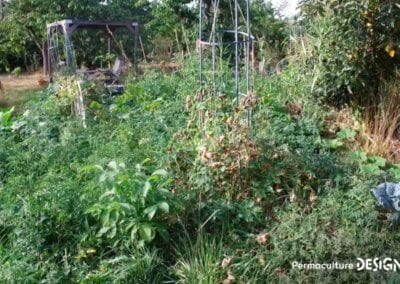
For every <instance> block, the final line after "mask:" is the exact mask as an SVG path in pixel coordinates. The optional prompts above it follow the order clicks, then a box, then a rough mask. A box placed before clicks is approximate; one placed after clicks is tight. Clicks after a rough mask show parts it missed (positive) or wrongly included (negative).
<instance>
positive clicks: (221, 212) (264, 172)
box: [0, 1, 400, 283]
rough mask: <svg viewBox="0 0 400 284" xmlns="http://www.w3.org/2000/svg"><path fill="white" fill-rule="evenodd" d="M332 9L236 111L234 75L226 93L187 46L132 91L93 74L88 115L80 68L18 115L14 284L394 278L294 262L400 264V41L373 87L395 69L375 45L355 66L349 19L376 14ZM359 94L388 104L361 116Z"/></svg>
mask: <svg viewBox="0 0 400 284" xmlns="http://www.w3.org/2000/svg"><path fill="white" fill-rule="evenodd" d="M316 2H318V1H304V3H303V5H304V6H303V11H304V12H305V13H306V15H308V16H307V17H306V19H307V25H306V26H305V28H304V34H302V35H301V36H297V37H295V38H293V39H292V40H291V41H288V42H287V45H286V46H287V47H288V50H284V51H280V50H278V51H279V52H281V54H289V55H290V56H288V57H287V59H286V60H287V61H288V66H287V67H286V68H285V69H284V70H283V71H282V72H280V73H279V74H272V75H269V76H268V77H266V76H264V75H261V74H256V73H255V72H254V74H253V76H252V77H253V79H254V89H253V90H252V92H251V93H250V94H247V96H244V97H243V98H242V99H241V101H240V102H239V103H238V104H236V102H235V101H234V98H233V97H232V96H231V95H230V92H229V90H230V88H232V86H230V82H229V81H227V82H226V90H227V92H226V94H225V93H224V94H221V95H220V96H212V95H211V92H209V91H208V88H207V86H206V87H205V88H203V89H200V87H199V83H198V66H197V61H196V59H195V58H194V57H193V56H190V55H188V56H186V57H184V58H183V59H182V61H181V66H182V67H181V68H180V69H179V70H177V71H175V72H172V73H169V74H165V73H163V72H161V71H149V72H147V73H145V74H143V75H142V76H141V77H137V78H131V80H130V82H129V83H128V85H127V87H126V89H125V92H124V93H123V94H122V95H120V96H111V95H110V94H108V93H106V92H104V91H103V90H102V89H101V88H97V87H96V85H94V84H90V83H87V84H83V85H82V86H83V88H84V91H85V92H84V93H85V94H86V96H85V106H86V120H85V122H84V123H83V122H82V120H80V119H79V118H78V117H76V116H75V114H74V108H73V104H74V100H75V92H76V90H75V89H76V86H75V85H73V81H72V80H71V78H59V81H57V82H55V83H54V84H52V85H50V86H49V87H48V88H47V89H46V90H45V91H43V92H42V93H41V96H40V99H38V100H33V101H30V102H28V103H27V104H26V106H25V109H24V111H23V112H20V113H16V112H15V111H14V109H12V108H6V109H2V110H1V111H0V143H1V145H2V147H1V148H0V279H2V280H4V281H6V282H17V283H19V282H27V283H37V282H41V283H64V282H78V283H103V282H106V283H108V282H115V283H120V282H122V283H125V282H129V283H130V282H133V283H163V282H165V283H175V282H178V283H221V282H222V283H265V282H266V281H267V282H272V283H275V282H293V281H296V282H300V283H304V282H311V283H314V282H316V283H319V282H324V283H336V282H356V281H357V282H396V281H399V280H400V279H399V276H398V274H397V273H391V272H386V271H383V270H380V271H371V272H368V271H361V272H356V271H355V270H345V271H344V270H305V269H304V270H300V269H295V268H293V267H292V262H299V263H332V262H334V261H337V262H340V263H356V260H357V258H358V257H365V258H370V257H372V258H373V257H381V256H382V257H393V258H396V257H397V253H396V249H395V248H397V247H398V246H399V242H400V239H399V234H398V225H397V224H393V223H390V222H388V221H386V220H382V217H383V216H382V215H381V214H380V213H379V212H378V211H376V210H375V200H374V197H373V196H372V195H371V193H370V189H371V188H373V187H374V186H376V185H377V184H378V183H380V182H384V181H393V182H397V181H399V179H400V166H399V165H398V164H396V162H398V156H397V154H398V153H397V152H394V150H395V149H396V145H398V138H397V135H398V123H399V119H398V116H399V113H398V111H399V110H398V106H397V103H396V102H397V101H398V86H399V83H398V82H399V78H398V75H396V74H398V73H397V72H398V71H397V69H396V68H398V64H397V63H396V62H397V60H398V54H397V48H398V47H397V46H396V47H393V50H396V51H395V53H394V55H393V56H391V54H392V53H390V51H391V50H389V52H387V51H385V52H386V54H385V53H384V52H380V53H379V54H380V56H388V58H387V60H388V61H390V62H391V64H390V65H388V66H387V69H385V71H387V74H388V75H387V77H385V76H383V75H382V76H383V77H380V79H381V81H380V82H379V86H378V87H376V86H375V85H373V87H372V85H368V86H367V85H365V86H364V85H363V84H362V80H361V79H360V78H363V76H364V75H363V74H364V73H362V72H369V71H370V69H368V70H364V69H363V66H364V67H365V65H363V64H366V63H365V62H367V61H368V62H369V61H374V62H373V63H375V65H373V66H377V65H379V66H380V67H379V68H386V67H385V65H380V64H381V63H382V62H380V60H381V59H382V57H370V56H369V55H368V51H366V52H367V54H364V53H363V52H364V51H359V52H360V54H364V55H365V56H366V57H365V58H362V59H360V60H361V61H362V62H363V64H361V65H357V64H355V65H351V64H350V63H351V62H353V61H343V60H344V58H345V57H346V55H345V53H346V52H347V51H348V49H346V48H347V47H348V48H350V43H351V42H352V40H353V36H355V35H356V34H357V32H359V31H358V30H357V31H355V30H353V29H352V28H354V27H353V26H351V25H349V26H346V30H348V32H344V35H341V34H340V32H339V31H340V29H341V28H343V26H342V25H341V22H340V21H339V20H340V19H342V18H343V17H345V18H346V19H347V18H348V20H349V21H352V20H354V21H355V22H357V21H360V19H362V18H363V17H364V16H363V15H364V14H362V13H361V14H359V12H360V11H359V10H357V9H359V7H358V5H359V4H357V3H358V2H357V3H353V2H346V3H347V4H345V3H344V2H343V3H342V2H341V1H339V2H338V3H339V4H337V5H339V6H338V7H337V6H335V5H333V4H332V5H333V6H332V5H327V6H319V5H316ZM389 2H390V1H389ZM116 3H118V1H116ZM165 3H169V2H168V1H167V2H165ZM335 3H336V2H335ZM363 3H364V2H363ZM368 3H369V2H368ZM368 3H367V4H368ZM374 3H375V2H374ZM364 4H365V3H364ZM364 4H363V5H364ZM369 4H371V5H372V4H373V3H372V1H371V3H369ZM392 4H393V5H392V6H393V8H394V10H391V11H394V12H393V13H395V16H396V17H397V16H398V10H396V9H397V8H396V7H397V5H396V3H394V2H393V3H392ZM260 5H261V4H260ZM313 5H314V6H313ZM315 5H316V6H315ZM354 5H355V6H356V7H357V9H355V8H354ZM365 5H366V4H365ZM376 5H377V6H376V7H375V6H374V7H375V8H376V9H378V8H379V9H381V8H380V6H379V5H378V4H376ZM388 5H389V4H388ZM377 7H378V8H377ZM385 7H386V6H384V7H383V8H382V9H386V8H385ZM173 8H175V9H177V7H175V6H174V7H173ZM178 8H179V7H178ZM375 8H374V9H375ZM335 9H338V10H335ZM347 9H349V10H347ZM371 9H372V8H371ZM178 11H181V13H183V14H185V15H187V14H186V13H185V11H186V10H179V9H178ZM385 11H386V10H385ZM396 11H397V12H396ZM159 12H160V11H159ZM164 12H166V13H171V10H168V11H164ZM260 13H261V12H260ZM352 13H355V14H352ZM374 13H375V12H374ZM261 14H262V13H261ZM349 14H351V15H353V17H352V18H351V17H349ZM311 15H314V16H313V17H311ZM358 17H360V18H358ZM387 17H388V16H387ZM339 24H340V25H339ZM338 25H339V26H338ZM332 30H334V31H336V33H330V32H331V31H332ZM328 31H329V37H328V34H327V33H328ZM258 36H259V39H260V40H262V38H263V35H261V34H259V35H258ZM280 36H282V37H283V38H284V34H283V35H282V34H281V35H280ZM388 37H393V42H398V38H397V37H396V35H395V34H390V35H388ZM279 41H280V39H279V37H278V38H277V41H276V42H274V45H275V44H276V45H275V48H281V45H280V44H278V42H279ZM333 42H335V43H337V45H333ZM360 44H361V43H360ZM364 44H365V42H364ZM342 45H346V46H347V47H346V48H343V47H342ZM338 46H339V47H338ZM357 46H358V45H357ZM379 46H380V45H379ZM382 47H383V45H382ZM363 48H364V45H363ZM365 48H366V49H368V46H366V47H365ZM394 48H396V49H394ZM381 51H382V50H381ZM341 52H344V53H343V54H342V53H341ZM342 55H343V56H342ZM346 58H347V57H346ZM364 59H365V60H366V61H364ZM221 60H222V59H221ZM346 60H347V59H346ZM349 62H350V63H349ZM357 62H359V61H357ZM343 64H350V65H349V66H350V67H349V66H348V67H349V68H350V69H348V68H347V67H345V66H343ZM346 66H347V65H346ZM373 66H372V65H371V68H373ZM341 68H343V70H344V71H343V70H342V69H341ZM346 68H347V69H346ZM333 71H335V72H333ZM224 72H226V73H227V74H229V72H231V70H230V67H229V64H226V70H224ZM360 72H361V73H362V74H361V73H360ZM371 72H372V71H371ZM360 74H361V75H360ZM368 74H369V75H371V74H372V73H368ZM382 74H383V73H382ZM358 75H360V76H359V77H358ZM371 76H372V75H371ZM373 78H376V77H373ZM371 84H373V83H371ZM360 86H362V87H360ZM375 87H376V88H375ZM366 90H368V92H367V91H366ZM374 90H375V91H376V92H375V91H374ZM350 91H351V93H354V94H355V95H354V96H361V95H362V94H364V95H365V96H366V97H368V99H369V98H371V101H373V102H375V100H373V99H372V98H376V97H379V98H380V100H379V105H374V104H372V105H371V104H367V103H365V104H355V103H354V104H353V105H352V108H350V107H347V108H345V107H344V106H343V105H342V102H348V100H347V97H348V95H349V94H350ZM363 91H365V93H362V92H363ZM370 96H371V97H370ZM322 98H324V99H322ZM325 98H327V99H328V102H329V104H328V103H326V102H327V101H326V100H325ZM366 100H367V99H366ZM356 101H357V100H356ZM368 101H369V100H368ZM332 102H333V103H334V105H336V106H337V105H342V107H343V109H341V110H338V109H336V108H334V107H332V104H331V103H332ZM250 108H251V109H252V116H251V121H250V122H251V127H249V121H248V120H247V118H248V111H249V109H250ZM372 118H375V119H372ZM391 145H394V146H391Z"/></svg>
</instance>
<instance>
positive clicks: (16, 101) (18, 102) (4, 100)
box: [0, 90, 41, 113]
mask: <svg viewBox="0 0 400 284" xmlns="http://www.w3.org/2000/svg"><path fill="white" fill-rule="evenodd" d="M40 93H41V91H40V90H28V91H26V90H24V91H3V92H0V108H10V107H15V111H16V112H18V113H20V112H21V111H22V110H23V108H24V106H25V104H26V103H27V102H29V101H32V100H35V99H37V98H38V97H39V96H40Z"/></svg>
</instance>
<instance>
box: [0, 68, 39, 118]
mask: <svg viewBox="0 0 400 284" xmlns="http://www.w3.org/2000/svg"><path fill="white" fill-rule="evenodd" d="M0 82H1V84H2V88H3V90H0V108H9V107H13V106H14V107H15V110H16V111H17V112H18V111H20V110H21V109H22V108H23V105H24V104H25V103H26V102H28V101H30V100H32V99H35V98H37V97H38V95H39V91H40V90H42V89H43V88H44V86H43V85H44V84H45V82H46V81H45V79H44V76H43V75H42V74H41V73H31V74H23V75H20V76H18V77H13V76H9V75H0Z"/></svg>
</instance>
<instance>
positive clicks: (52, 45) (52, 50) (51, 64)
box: [0, 0, 139, 78]
mask: <svg viewBox="0 0 400 284" xmlns="http://www.w3.org/2000/svg"><path fill="white" fill-rule="evenodd" d="M0 1H1V0H0ZM117 29H125V30H127V31H128V32H129V33H131V35H132V38H133V50H132V57H133V58H132V60H129V59H128V56H127V55H126V54H124V52H123V54H122V55H123V57H122V56H121V57H120V58H122V59H121V60H120V61H128V60H129V61H132V62H131V63H132V67H133V69H134V70H135V71H136V68H137V46H138V39H139V24H138V23H135V22H116V21H81V20H62V21H58V22H54V23H51V24H48V25H47V72H48V75H49V76H50V78H52V76H53V75H54V73H55V72H56V71H58V70H59V69H62V70H63V71H66V72H68V73H69V74H76V73H77V72H78V71H79V70H77V62H76V57H75V51H74V44H73V42H72V40H71V37H72V34H73V33H74V32H75V31H77V30H102V31H104V34H105V36H106V37H107V39H108V43H107V44H108V47H107V48H108V53H110V52H111V42H112V40H114V41H116V39H115V37H114V32H115V31H116V30H117ZM60 47H61V50H62V53H63V55H62V56H61V54H60ZM117 68H118V66H116V69H117ZM113 69H114V68H113ZM104 70H105V69H95V70H89V71H88V72H86V74H90V72H97V71H98V72H103V71H104ZM108 71H110V72H115V73H116V72H117V71H118V70H108ZM115 75H119V74H115Z"/></svg>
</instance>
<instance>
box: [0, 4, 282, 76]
mask: <svg viewBox="0 0 400 284" xmlns="http://www.w3.org/2000/svg"><path fill="white" fill-rule="evenodd" d="M205 6H206V9H205V10H206V16H208V17H210V11H211V10H210V9H211V1H205ZM220 9H221V14H227V15H230V14H231V9H232V7H231V6H230V5H228V2H226V3H225V1H223V2H222V3H221V7H220ZM251 9H252V15H253V17H252V18H253V19H252V29H253V34H254V35H255V36H256V38H257V39H258V40H260V41H266V42H267V43H268V44H269V45H271V46H273V48H275V49H278V48H279V49H280V47H281V44H282V43H283V42H284V40H285V37H286V35H285V24H284V23H283V21H281V20H279V19H277V18H276V17H275V14H274V10H273V9H272V7H271V5H270V4H265V3H264V2H263V1H261V0H257V1H252V6H251ZM221 18H222V19H223V20H224V21H225V23H226V25H227V26H228V25H231V24H232V23H231V17H221ZM60 19H88V20H95V19H97V20H98V19H105V20H112V19H113V20H115V19H117V20H130V21H137V22H139V23H140V25H141V37H142V40H143V43H144V48H145V51H146V53H150V52H151V51H152V50H153V49H154V48H158V47H159V45H160V42H173V43H174V44H172V45H171V46H172V47H171V48H172V49H173V50H175V51H176V50H177V49H178V50H179V48H177V45H181V44H182V45H185V48H189V46H188V45H189V44H191V43H193V42H194V40H195V38H196V37H197V28H198V26H197V25H198V7H197V5H193V3H192V1H190V0H179V1H176V0H166V1H145V0H142V1H134V0H128V1H125V0H112V1H104V2H99V1H98V0H79V1H78V0H71V1H62V0H54V1H50V0H43V1H38V0H10V1H8V2H7V7H6V11H5V19H4V21H3V22H1V24H0V35H1V37H0V41H1V43H2V44H1V47H0V70H1V69H4V68H5V67H8V68H13V67H16V66H24V67H28V65H32V64H33V63H34V62H32V61H34V60H33V59H35V60H36V61H37V57H38V56H39V55H41V56H42V57H44V52H45V48H46V46H45V45H46V24H48V23H51V22H53V21H56V20H60ZM35 54H36V55H35ZM39 57H40V56H39ZM35 64H36V65H37V62H36V63H35Z"/></svg>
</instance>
